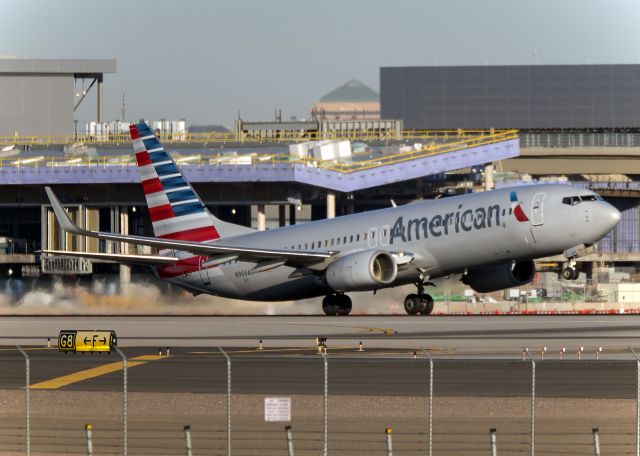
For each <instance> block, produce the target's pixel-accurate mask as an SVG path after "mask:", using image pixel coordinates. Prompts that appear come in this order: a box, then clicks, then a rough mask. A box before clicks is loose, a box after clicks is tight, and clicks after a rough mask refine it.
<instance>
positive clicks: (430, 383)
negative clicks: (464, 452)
mask: <svg viewBox="0 0 640 456" xmlns="http://www.w3.org/2000/svg"><path fill="white" fill-rule="evenodd" d="M422 351H423V352H424V354H425V355H427V358H429V456H432V454H433V453H432V451H433V444H432V442H433V358H431V355H430V354H429V352H428V351H427V350H425V349H424V348H423V349H422Z"/></svg>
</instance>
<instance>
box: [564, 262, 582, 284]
mask: <svg viewBox="0 0 640 456" xmlns="http://www.w3.org/2000/svg"><path fill="white" fill-rule="evenodd" d="M579 276H580V271H578V269H576V262H575V261H569V263H567V266H565V267H564V269H563V270H562V278H563V279H564V280H578V277H579Z"/></svg>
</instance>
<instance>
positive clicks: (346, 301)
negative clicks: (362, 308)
mask: <svg viewBox="0 0 640 456" xmlns="http://www.w3.org/2000/svg"><path fill="white" fill-rule="evenodd" d="M338 298H339V302H340V308H339V309H338V315H349V314H350V313H351V309H352V308H353V305H352V303H351V298H350V297H349V296H347V295H345V294H343V295H338Z"/></svg>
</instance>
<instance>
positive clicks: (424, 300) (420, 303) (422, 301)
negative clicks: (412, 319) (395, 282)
mask: <svg viewBox="0 0 640 456" xmlns="http://www.w3.org/2000/svg"><path fill="white" fill-rule="evenodd" d="M404 310H405V312H407V313H408V314H409V315H418V314H420V315H429V314H430V313H431V312H433V298H432V297H431V295H430V294H427V293H425V292H424V286H423V285H422V284H421V283H420V284H418V294H410V295H407V297H406V298H404Z"/></svg>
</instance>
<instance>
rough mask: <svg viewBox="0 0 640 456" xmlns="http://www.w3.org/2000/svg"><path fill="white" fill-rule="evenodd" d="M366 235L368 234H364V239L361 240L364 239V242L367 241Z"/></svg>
mask: <svg viewBox="0 0 640 456" xmlns="http://www.w3.org/2000/svg"><path fill="white" fill-rule="evenodd" d="M367 234H368V233H364V238H363V239H364V240H365V241H366V240H367Z"/></svg>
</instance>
